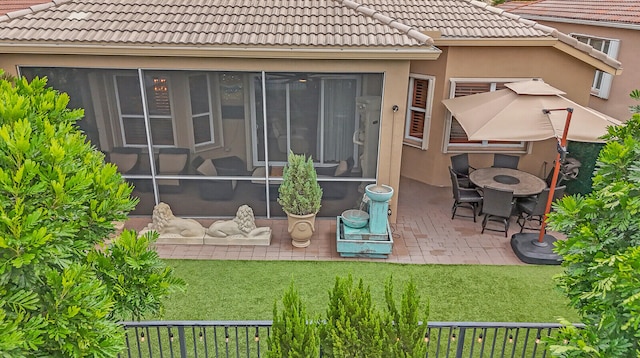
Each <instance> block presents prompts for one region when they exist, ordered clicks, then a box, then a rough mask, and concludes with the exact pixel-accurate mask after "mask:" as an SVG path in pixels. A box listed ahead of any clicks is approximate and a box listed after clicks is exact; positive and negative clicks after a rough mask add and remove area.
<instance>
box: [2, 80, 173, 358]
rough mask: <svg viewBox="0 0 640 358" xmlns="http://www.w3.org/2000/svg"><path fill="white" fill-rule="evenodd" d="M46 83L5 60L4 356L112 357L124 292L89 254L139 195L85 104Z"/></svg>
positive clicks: (119, 340)
mask: <svg viewBox="0 0 640 358" xmlns="http://www.w3.org/2000/svg"><path fill="white" fill-rule="evenodd" d="M46 84H47V81H46V79H39V78H36V79H34V80H33V81H32V82H31V83H29V82H28V81H27V80H25V79H22V78H19V79H10V78H7V77H4V76H3V71H1V70H0V329H1V330H2V334H0V356H6V357H32V356H48V357H85V356H95V357H113V356H116V355H117V354H118V353H119V352H120V351H121V349H122V348H123V343H124V340H123V333H124V332H123V330H122V329H121V327H120V325H119V324H118V319H117V317H116V316H115V315H114V314H113V313H114V309H115V308H116V307H119V305H121V303H119V302H118V300H120V298H118V297H116V296H115V295H114V292H113V291H111V290H112V289H113V287H110V286H108V285H106V284H105V282H103V281H102V280H101V279H100V278H101V277H100V275H101V273H99V272H97V271H96V269H95V267H94V266H93V265H92V264H91V262H90V261H89V260H88V257H90V256H92V255H91V254H90V253H91V252H93V251H94V250H95V249H96V247H97V246H98V245H99V244H100V243H101V242H103V240H104V239H105V238H107V237H108V236H109V234H111V233H113V232H114V227H113V224H112V223H113V222H114V221H122V220H125V219H126V217H127V214H128V213H129V211H131V210H132V209H133V208H134V207H135V205H136V202H137V201H136V200H134V199H132V198H131V197H130V194H131V190H132V187H131V186H130V185H128V184H126V183H125V181H124V180H123V179H122V177H121V176H120V174H118V173H117V171H116V167H115V166H114V165H111V164H105V163H104V157H103V155H102V153H100V152H99V151H97V150H95V148H94V147H92V146H91V143H89V142H88V141H87V140H86V137H85V136H84V135H83V134H82V133H81V132H80V131H79V130H78V128H77V126H76V122H77V121H78V120H79V119H80V118H81V117H82V116H83V111H82V110H80V109H77V110H70V109H68V108H67V105H68V103H69V97H68V96H67V95H66V94H64V93H59V92H57V91H55V90H53V89H50V88H47V87H46ZM114 242H115V243H116V244H115V245H116V246H117V245H118V244H117V242H118V239H116V240H115V241H114ZM138 244H139V245H141V247H140V249H141V250H143V249H149V247H148V246H145V245H146V244H145V243H144V242H139V243H138ZM110 250H111V249H110ZM109 252H110V253H112V252H113V251H109ZM124 256H127V257H124ZM109 257H110V259H112V258H113V257H112V256H109ZM136 259H137V258H132V257H130V256H128V254H124V255H123V257H122V260H124V261H127V262H128V263H129V264H131V265H135V264H139V262H137V261H135V260H136ZM113 268H114V270H117V269H120V268H119V267H118V266H117V265H114V266H113ZM152 271H153V270H150V271H146V272H145V273H143V274H144V275H149V276H147V277H144V278H139V279H143V280H145V281H147V282H149V281H150V280H151V277H153V273H152ZM112 274H114V273H113V272H112ZM166 278H167V277H166V276H165V277H163V278H162V279H161V280H165V281H166ZM118 279H119V280H122V281H129V280H130V279H131V277H130V276H128V275H127V273H121V274H120V276H119V277H118ZM158 284H159V285H165V284H166V282H162V283H160V282H158ZM129 288H130V287H128V289H129ZM145 292H149V288H148V287H136V288H133V289H132V290H131V291H128V292H127V293H126V294H125V295H123V296H122V298H123V299H126V297H130V296H129V295H134V296H135V295H138V296H140V295H144V293H145ZM114 297H116V300H114ZM152 297H153V296H152ZM150 303H151V304H153V302H144V304H150ZM5 332H6V333H5Z"/></svg>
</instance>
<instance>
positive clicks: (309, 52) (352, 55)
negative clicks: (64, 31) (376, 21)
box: [0, 42, 442, 60]
mask: <svg viewBox="0 0 640 358" xmlns="http://www.w3.org/2000/svg"><path fill="white" fill-rule="evenodd" d="M0 53H4V54H43V55H96V56H135V57H140V56H159V57H210V58H212V57H224V58H263V59H282V58H286V59H332V60H335V59H341V60H362V59H370V60H371V59H376V60H437V59H438V57H439V56H440V54H441V53H442V51H441V50H440V49H438V48H437V47H435V46H416V47H363V48H354V47H320V48H318V47H315V48H312V47H308V48H307V47H292V48H285V47H269V48H257V47H239V46H234V47H212V46H207V47H203V46H166V45H157V46H151V45H130V46H126V45H95V44H72V45H69V44H50V43H7V42H5V43H0Z"/></svg>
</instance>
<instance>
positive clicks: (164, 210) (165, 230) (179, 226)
mask: <svg viewBox="0 0 640 358" xmlns="http://www.w3.org/2000/svg"><path fill="white" fill-rule="evenodd" d="M151 220H152V221H151V223H150V224H149V225H147V229H148V230H155V231H157V232H158V234H160V235H166V234H173V235H180V236H183V237H204V234H205V228H204V227H202V225H200V223H199V222H197V221H195V220H193V219H183V218H177V217H175V216H174V215H173V212H172V211H171V208H170V207H169V205H168V204H166V203H159V204H158V205H156V206H155V207H154V208H153V216H152V218H151Z"/></svg>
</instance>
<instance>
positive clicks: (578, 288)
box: [549, 113, 640, 358]
mask: <svg viewBox="0 0 640 358" xmlns="http://www.w3.org/2000/svg"><path fill="white" fill-rule="evenodd" d="M606 139H607V144H606V145H605V147H604V148H603V149H602V151H601V152H600V155H599V156H598V161H597V163H596V170H595V173H594V177H593V191H592V192H591V194H589V195H586V196H581V195H575V196H569V197H565V198H563V199H562V200H561V202H560V203H559V204H558V205H557V207H556V211H555V212H553V213H551V214H550V216H549V223H550V225H549V226H550V228H552V229H553V230H558V231H561V232H563V233H565V234H567V240H564V241H563V240H559V241H558V242H557V244H556V245H557V247H556V249H555V250H556V252H557V253H558V254H560V255H561V256H562V257H563V259H564V261H563V263H562V265H563V267H564V268H565V270H564V272H563V273H562V274H561V275H559V276H558V278H557V279H558V284H559V286H560V287H561V289H562V290H563V291H564V292H565V294H566V295H567V296H568V297H569V300H570V305H571V306H572V307H573V308H575V309H576V310H577V311H578V312H579V314H580V316H581V317H582V321H583V323H585V325H586V327H585V328H584V329H580V330H578V329H575V327H571V326H568V327H566V328H564V329H563V330H562V331H561V334H560V335H559V336H558V337H557V338H555V340H553V341H552V345H551V347H550V348H551V351H552V352H553V354H554V355H556V356H561V357H607V358H610V357H638V356H640V343H639V342H640V330H639V329H638V327H639V326H640V275H639V274H638V272H640V250H639V249H638V246H640V230H639V229H638V228H640V115H639V114H637V113H636V114H634V115H633V118H632V119H631V120H629V121H628V122H627V123H626V124H625V125H623V126H618V127H611V128H609V131H608V134H607V135H606Z"/></svg>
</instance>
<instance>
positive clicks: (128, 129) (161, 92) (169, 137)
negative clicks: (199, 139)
mask: <svg viewBox="0 0 640 358" xmlns="http://www.w3.org/2000/svg"><path fill="white" fill-rule="evenodd" d="M114 80H115V82H116V97H117V100H118V110H119V115H120V123H121V124H122V137H123V139H124V144H125V145H130V146H144V145H146V143H147V137H146V134H145V133H146V131H145V124H144V111H143V107H142V98H141V93H140V83H139V80H138V77H137V76H128V75H116V76H115V77H114ZM144 82H145V95H146V99H147V110H148V112H149V123H150V125H151V137H152V141H153V144H154V145H156V146H173V145H174V143H175V140H174V132H173V115H172V112H171V98H170V93H169V79H168V77H166V76H161V75H154V74H148V75H146V76H145V81H144Z"/></svg>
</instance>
